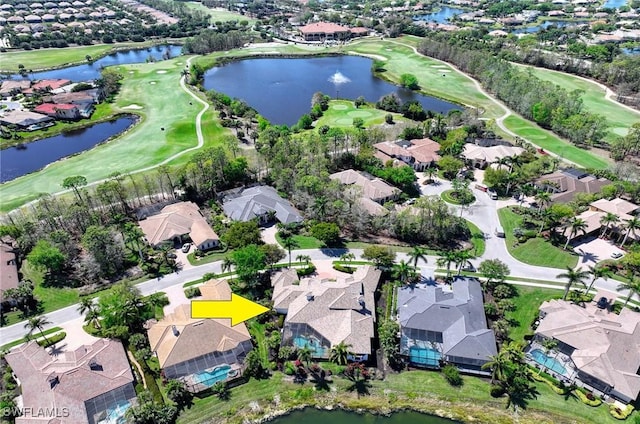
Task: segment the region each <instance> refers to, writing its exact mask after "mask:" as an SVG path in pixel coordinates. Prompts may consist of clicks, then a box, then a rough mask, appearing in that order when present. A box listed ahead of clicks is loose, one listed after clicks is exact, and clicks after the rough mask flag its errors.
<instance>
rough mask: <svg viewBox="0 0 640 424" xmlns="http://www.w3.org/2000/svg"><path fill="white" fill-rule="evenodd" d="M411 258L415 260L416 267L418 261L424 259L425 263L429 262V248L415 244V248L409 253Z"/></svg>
mask: <svg viewBox="0 0 640 424" xmlns="http://www.w3.org/2000/svg"><path fill="white" fill-rule="evenodd" d="M407 256H408V257H409V259H410V260H412V261H413V266H414V268H415V267H417V266H418V261H419V260H420V259H422V260H423V261H424V263H425V264H426V263H427V249H425V248H424V247H420V246H413V250H411V252H409V253H407Z"/></svg>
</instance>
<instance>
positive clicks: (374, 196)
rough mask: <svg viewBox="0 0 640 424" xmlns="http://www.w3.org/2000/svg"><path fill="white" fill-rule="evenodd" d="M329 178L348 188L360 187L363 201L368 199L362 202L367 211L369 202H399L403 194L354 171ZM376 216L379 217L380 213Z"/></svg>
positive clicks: (337, 173)
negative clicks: (367, 202)
mask: <svg viewBox="0 0 640 424" xmlns="http://www.w3.org/2000/svg"><path fill="white" fill-rule="evenodd" d="M329 178H331V179H332V180H336V181H340V183H342V184H344V185H347V186H355V187H359V190H360V193H359V194H360V195H361V197H362V198H363V199H366V200H362V201H361V206H363V207H364V208H365V209H366V210H369V207H367V204H366V203H365V202H366V201H367V200H369V201H373V202H375V203H378V204H380V205H382V204H384V203H386V202H389V201H392V200H397V199H398V197H399V196H400V193H401V191H400V190H399V189H398V188H396V187H393V186H391V185H389V184H387V183H386V182H384V181H383V180H381V179H380V178H374V177H371V176H369V175H368V174H364V173H362V172H358V171H354V170H353V169H347V170H345V171H340V172H336V173H334V174H331V175H329ZM383 209H384V208H383ZM375 214H376V215H377V214H378V213H375Z"/></svg>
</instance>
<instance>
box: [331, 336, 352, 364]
mask: <svg viewBox="0 0 640 424" xmlns="http://www.w3.org/2000/svg"><path fill="white" fill-rule="evenodd" d="M350 348H351V345H350V344H346V343H345V342H340V343H338V344H337V345H335V346H334V347H332V348H331V356H330V357H329V359H330V360H331V362H333V363H336V364H338V365H347V357H348V356H349V355H350V354H351V352H349V349H350Z"/></svg>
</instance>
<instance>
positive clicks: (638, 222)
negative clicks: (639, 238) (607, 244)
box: [620, 216, 640, 246]
mask: <svg viewBox="0 0 640 424" xmlns="http://www.w3.org/2000/svg"><path fill="white" fill-rule="evenodd" d="M624 226H625V227H626V229H627V232H626V233H625V235H624V240H622V244H620V246H624V244H625V243H626V242H627V238H628V237H629V234H630V233H633V236H634V237H635V236H636V230H638V229H640V218H637V217H635V216H634V217H633V218H631V219H629V220H627V222H626V224H625V225H624Z"/></svg>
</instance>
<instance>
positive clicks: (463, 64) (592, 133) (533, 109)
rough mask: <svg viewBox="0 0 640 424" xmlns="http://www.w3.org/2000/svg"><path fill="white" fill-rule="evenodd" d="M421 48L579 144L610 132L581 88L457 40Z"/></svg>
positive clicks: (431, 41) (426, 43)
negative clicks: (564, 84) (542, 76)
mask: <svg viewBox="0 0 640 424" xmlns="http://www.w3.org/2000/svg"><path fill="white" fill-rule="evenodd" d="M419 51H420V52H421V53H423V54H426V55H428V56H432V57H436V58H438V59H441V60H444V61H447V62H450V63H453V64H454V65H456V66H457V67H458V68H460V69H461V70H463V71H464V72H467V73H469V74H471V75H473V76H475V77H476V78H478V79H479V80H480V81H481V82H482V84H483V85H484V86H485V87H486V88H487V89H489V90H490V91H492V92H493V93H495V94H496V96H497V97H498V98H499V99H501V100H502V101H504V102H505V103H506V104H507V105H509V107H511V108H512V109H513V110H515V111H516V112H518V113H520V114H521V115H523V116H524V117H526V118H527V119H530V120H532V121H535V122H537V123H538V124H540V125H541V126H542V127H545V128H549V129H551V130H553V131H554V132H556V133H558V134H559V135H561V136H563V137H566V138H568V139H569V140H570V141H571V142H572V143H574V144H579V145H594V144H599V143H600V142H601V140H602V138H603V137H604V136H605V134H606V122H605V120H604V118H603V117H602V116H600V115H595V114H592V113H588V112H585V111H584V110H583V108H582V101H581V99H580V95H581V94H582V92H581V91H579V90H574V91H572V92H568V91H567V90H564V89H562V88H560V87H558V86H556V85H554V84H552V83H550V82H546V81H542V80H540V79H539V78H537V77H535V76H533V75H531V74H529V73H526V72H522V71H519V70H518V69H517V68H516V67H515V66H514V65H511V64H510V63H509V62H507V61H506V60H504V59H502V58H499V57H494V56H491V55H487V54H486V53H484V52H479V51H474V50H469V49H468V48H467V47H466V45H465V47H464V48H462V47H459V46H457V45H455V44H453V43H449V42H443V41H437V40H434V39H428V40H425V41H423V42H422V43H421V44H420V47H419Z"/></svg>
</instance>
